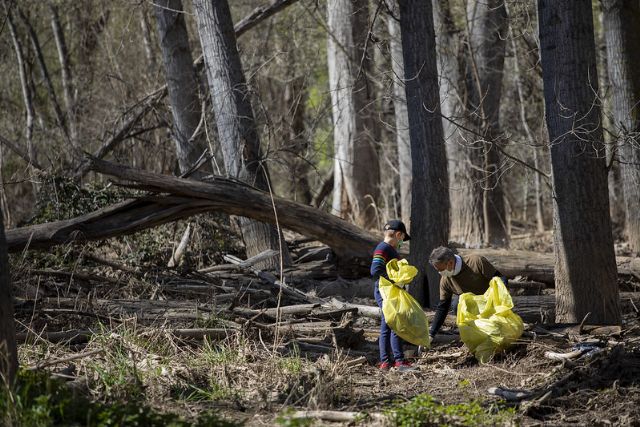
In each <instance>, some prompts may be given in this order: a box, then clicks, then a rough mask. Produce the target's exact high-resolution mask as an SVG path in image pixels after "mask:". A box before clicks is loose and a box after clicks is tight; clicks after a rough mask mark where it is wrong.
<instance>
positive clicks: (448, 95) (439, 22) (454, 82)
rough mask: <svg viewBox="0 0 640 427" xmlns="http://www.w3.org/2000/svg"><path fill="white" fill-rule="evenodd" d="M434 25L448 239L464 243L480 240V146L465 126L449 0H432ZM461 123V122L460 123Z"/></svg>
mask: <svg viewBox="0 0 640 427" xmlns="http://www.w3.org/2000/svg"><path fill="white" fill-rule="evenodd" d="M433 10H434V13H433V20H434V24H435V27H436V34H437V36H436V44H437V48H438V70H439V76H440V101H441V103H442V104H441V105H442V114H443V116H444V117H443V119H442V126H443V129H444V137H445V142H446V144H445V145H446V149H447V159H448V170H449V198H450V200H451V213H450V215H451V230H450V239H451V240H453V241H455V242H460V243H463V244H464V245H465V246H467V247H472V248H473V247H479V246H480V245H482V243H483V242H484V213H483V193H484V192H483V190H482V188H481V186H480V183H481V182H482V180H483V174H482V171H483V160H482V157H483V155H482V151H483V150H482V147H478V146H477V144H475V142H474V141H475V140H476V137H475V136H474V135H472V134H470V133H469V132H467V131H466V130H465V129H463V127H465V128H471V127H473V126H472V125H471V124H470V118H469V114H468V111H467V108H466V107H467V105H465V101H464V100H465V99H467V98H468V96H467V95H466V87H465V78H464V76H465V71H464V64H463V63H461V61H462V62H464V60H465V57H466V56H467V51H466V49H464V48H463V46H462V45H461V41H460V40H459V35H458V33H459V31H458V29H457V28H456V26H455V23H454V20H453V17H452V16H451V9H450V4H449V0H437V1H434V2H433ZM460 125H462V126H460Z"/></svg>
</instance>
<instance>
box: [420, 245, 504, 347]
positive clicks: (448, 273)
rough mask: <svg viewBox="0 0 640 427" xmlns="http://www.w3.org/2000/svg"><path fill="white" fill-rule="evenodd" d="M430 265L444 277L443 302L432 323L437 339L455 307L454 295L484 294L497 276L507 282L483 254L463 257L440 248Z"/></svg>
mask: <svg viewBox="0 0 640 427" xmlns="http://www.w3.org/2000/svg"><path fill="white" fill-rule="evenodd" d="M429 263H430V264H431V265H432V266H433V267H434V268H435V269H436V270H438V273H440V275H441V276H442V277H441V278H440V303H439V304H438V307H437V308H436V314H435V317H434V318H433V323H431V328H430V330H429V335H430V336H431V338H433V337H434V336H435V335H436V333H438V331H439V330H440V328H441V327H442V324H443V323H444V321H445V319H446V317H447V312H448V311H449V308H450V307H451V299H452V297H453V295H460V294H463V293H465V292H471V293H473V294H476V295H482V294H484V293H485V291H486V290H487V289H489V282H490V281H491V279H492V278H494V277H496V276H497V277H500V278H502V281H503V282H504V284H505V285H506V284H507V279H506V277H504V276H503V275H502V273H500V272H499V271H498V270H496V268H495V267H494V266H493V265H491V263H490V262H489V260H487V259H486V258H485V257H483V256H480V255H473V254H471V255H465V256H460V255H457V254H455V253H454V252H453V251H452V250H451V249H449V248H447V247H444V246H440V247H438V248H435V249H434V250H433V252H431V255H430V256H429Z"/></svg>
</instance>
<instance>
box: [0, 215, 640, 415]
mask: <svg viewBox="0 0 640 427" xmlns="http://www.w3.org/2000/svg"><path fill="white" fill-rule="evenodd" d="M208 221H209V220H208V219H207V220H205V219H202V218H200V219H196V220H194V222H192V224H193V225H194V228H195V229H196V230H199V232H200V233H201V234H200V237H199V238H194V242H193V243H192V246H191V247H190V252H187V254H186V255H185V264H183V265H182V266H181V267H179V268H167V267H166V261H167V259H168V258H169V257H170V255H171V252H172V247H173V246H174V245H175V244H176V242H177V241H179V240H180V236H181V232H182V231H183V230H184V226H185V224H184V223H181V224H179V225H171V226H163V227H160V228H158V229H156V230H152V231H146V232H142V233H139V234H137V235H136V236H129V237H125V238H121V239H112V240H111V241H110V242H103V243H95V244H88V245H85V246H83V247H59V248H57V249H55V250H51V251H48V252H46V253H43V252H25V253H22V254H15V255H12V257H11V267H12V278H13V282H14V287H15V290H16V291H15V298H16V305H15V307H16V319H17V325H18V338H19V342H20V343H21V344H20V345H19V357H20V362H21V366H22V367H23V370H22V373H21V376H20V382H19V384H21V386H20V387H19V388H18V390H16V391H14V392H13V393H14V395H13V396H12V398H11V399H12V401H13V402H14V405H13V407H12V408H13V409H12V410H11V413H9V415H7V416H8V417H9V418H8V419H9V420H10V421H11V422H13V423H14V424H16V425H20V424H21V425H65V424H70V425H71V424H73V425H84V424H88V425H169V424H170V423H172V422H173V423H174V424H173V425H248V426H250V425H283V426H306V425H402V426H414V425H415V426H417V425H568V424H574V425H636V424H637V423H638V422H639V421H638V420H640V405H639V403H640V317H639V311H638V309H637V305H639V304H640V303H638V302H637V301H638V300H637V299H635V298H632V300H631V304H630V305H629V304H627V305H625V310H626V312H625V313H624V322H623V325H622V328H618V329H617V328H604V329H594V328H587V327H584V325H583V327H580V326H575V325H574V326H571V325H567V326H566V327H564V328H562V327H561V326H562V325H544V324H527V325H526V328H525V334H524V335H523V337H522V338H521V339H520V340H519V341H518V342H517V343H516V344H515V345H513V346H512V347H511V348H510V349H509V350H508V351H506V352H505V353H503V354H499V355H497V356H496V357H494V358H493V360H491V361H490V362H489V363H486V364H480V363H478V362H477V361H476V359H475V358H474V356H473V355H472V354H471V353H469V351H468V350H467V349H466V348H465V346H464V345H463V344H462V343H461V342H460V341H459V337H458V335H457V334H456V330H455V328H454V327H453V325H451V323H450V322H449V323H448V325H449V326H448V327H445V333H444V334H442V335H439V338H438V339H437V340H436V342H435V343H434V344H433V346H432V348H431V349H429V350H427V351H425V352H424V353H423V354H422V355H419V357H416V358H414V359H413V362H414V364H415V368H416V370H414V371H410V372H400V371H398V370H397V369H391V370H389V371H381V370H379V369H378V368H376V366H375V364H376V361H377V360H376V359H377V342H376V340H377V328H378V321H377V320H375V319H373V318H367V317H364V316H358V315H357V314H356V313H354V311H353V310H351V311H349V310H345V311H344V312H343V311H340V310H335V309H331V308H326V307H325V306H324V305H323V304H322V302H323V301H327V299H326V298H325V299H322V298H320V297H318V296H313V292H311V295H312V296H313V298H312V302H314V303H315V305H314V307H313V308H312V309H309V310H306V311H304V312H301V313H298V314H291V315H286V316H285V315H284V314H282V315H281V316H279V315H275V318H274V317H273V316H274V315H271V316H270V315H268V314H267V313H266V312H265V311H260V308H266V307H269V306H271V307H273V306H274V302H275V303H277V300H278V299H280V300H281V303H282V305H285V304H290V303H294V304H300V302H301V301H295V298H294V297H295V295H294V294H291V293H289V295H287V293H282V294H278V292H274V288H273V285H269V284H265V283H263V282H262V281H261V280H259V279H258V278H257V277H255V276H254V275H252V274H251V273H250V272H246V271H244V272H240V271H237V270H233V269H230V270H224V268H227V267H229V266H227V267H224V265H225V264H224V263H225V261H224V260H223V259H222V258H221V257H222V254H223V253H236V254H238V255H239V254H241V248H238V247H234V246H233V245H231V244H229V243H228V242H224V241H223V239H221V237H220V234H219V232H218V234H216V233H212V232H211V233H210V230H209V229H208V228H207V227H209V226H211V225H210V224H209V223H208ZM218 225H219V224H218ZM207 230H209V231H207ZM197 235H198V232H196V237H197ZM202 236H208V237H207V238H206V239H205V238H203V237H202ZM298 237H300V236H298ZM531 239H534V240H536V242H523V243H521V245H523V246H522V247H527V246H528V247H529V249H532V248H534V247H535V249H536V250H541V248H542V247H545V246H546V247H548V243H549V236H542V237H540V236H538V237H532V238H531ZM531 239H530V240H531ZM212 241H214V242H216V245H217V246H216V247H215V248H213V249H209V250H208V251H203V250H202V249H201V247H200V246H199V245H204V244H208V245H209V246H211V242H212ZM300 242H303V240H301V241H300ZM310 245H311V246H310ZM310 247H313V243H310V242H306V243H305V244H296V243H294V244H293V245H292V255H293V256H294V259H296V258H300V257H301V256H302V254H303V253H306V254H310V253H312V251H310V250H309V248H310ZM318 253H319V254H321V255H322V254H324V253H325V252H323V251H322V249H321V248H320V249H318ZM132 254H135V256H134V255H132ZM203 254H204V255H203ZM221 264H222V265H223V266H222V267H220V269H219V270H215V271H213V272H208V273H203V272H202V267H208V266H211V265H221ZM322 274H324V276H323V277H322V275H320V276H318V274H317V273H316V278H315V279H311V278H309V276H305V277H303V278H298V280H303V281H304V280H306V281H308V282H313V283H314V284H316V285H318V284H323V283H328V282H333V281H335V280H336V279H335V277H334V278H331V277H329V276H330V274H327V273H326V271H325V272H324V273H322ZM364 282H366V280H364V281H363V280H360V281H354V282H349V281H345V280H341V285H342V286H343V287H345V288H349V287H353V288H354V289H355V288H357V287H358V286H360V287H362V286H366V283H364ZM363 283H364V284H363ZM624 285H625V286H627V287H628V286H629V284H628V283H627V284H624ZM627 290H628V289H627ZM545 292H546V293H553V290H552V289H546V290H545ZM638 296H639V298H640V293H638ZM288 298H289V299H291V301H289V302H287V300H288ZM347 299H350V300H351V301H352V302H357V303H359V304H368V305H374V301H373V299H366V298H364V299H363V298H356V297H351V298H347ZM634 299H635V301H636V302H635V303H634ZM318 301H319V302H318ZM251 309H253V310H254V311H250V310H251ZM243 310H244V311H243ZM586 323H587V324H588V322H586ZM547 326H548V328H547ZM551 326H553V328H555V329H553V328H552V327H551ZM340 331H346V336H347V338H348V339H347V341H349V342H347V343H346V344H344V343H341V342H338V341H340V340H339V336H338V332H340ZM55 332H62V333H61V334H58V335H56V334H55ZM354 337H355V339H352V338H354ZM580 343H583V344H585V343H586V344H589V345H591V346H592V347H589V349H591V351H586V350H585V351H583V352H582V353H580V352H578V353H580V354H578V355H576V356H575V357H573V358H571V359H567V360H560V361H558V360H551V359H549V358H547V357H545V353H546V352H548V351H552V352H558V353H567V352H570V351H572V350H575V349H576V347H575V346H576V345H577V344H580ZM38 372H39V373H40V374H37V373H38ZM42 373H44V376H42ZM53 377H56V378H60V379H61V381H62V382H58V381H57V380H56V381H54V382H52V380H51V379H50V378H53ZM492 387H493V388H495V387H498V388H501V389H502V390H510V391H511V394H509V393H507V394H503V396H501V397H500V396H497V395H495V394H491V393H490V392H489V389H490V388H492ZM34 390H39V391H37V392H35V391H34ZM518 390H519V391H520V394H517V391H518ZM68 393H70V394H68ZM5 394H6V393H5ZM40 394H42V395H45V396H48V397H46V398H42V397H40V398H39V397H38V396H39V395H40ZM65 396H66V397H65ZM505 396H506V397H505ZM2 399H6V396H5V397H3V398H2ZM2 399H0V405H1V403H2ZM15 402H18V404H15ZM78 402H84V403H82V404H80V403H78ZM74 409H75V410H79V411H80V412H82V414H81V415H77V416H76V415H74ZM74 417H76V418H74ZM78 417H79V418H78ZM78 420H84V421H82V422H81V421H78ZM85 421H86V422H85Z"/></svg>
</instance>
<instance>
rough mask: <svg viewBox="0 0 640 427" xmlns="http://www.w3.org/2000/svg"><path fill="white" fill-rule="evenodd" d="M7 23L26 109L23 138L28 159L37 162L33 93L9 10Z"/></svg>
mask: <svg viewBox="0 0 640 427" xmlns="http://www.w3.org/2000/svg"><path fill="white" fill-rule="evenodd" d="M7 25H8V26H9V33H10V34H11V40H12V41H13V48H14V51H15V54H16V60H17V65H18V75H19V76H20V87H21V88H22V99H23V101H24V108H25V111H26V131H25V139H26V140H27V152H28V153H29V159H32V160H33V161H35V162H36V163H37V162H38V159H37V158H36V157H37V156H36V149H35V146H34V145H33V138H32V137H33V119H34V116H35V114H34V111H33V94H32V93H31V88H30V87H29V81H28V79H27V69H26V64H25V62H24V55H23V52H22V45H21V44H20V39H19V38H18V32H17V31H16V27H15V25H14V23H13V18H12V14H11V11H7Z"/></svg>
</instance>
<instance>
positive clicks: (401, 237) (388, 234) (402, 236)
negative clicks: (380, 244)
mask: <svg viewBox="0 0 640 427" xmlns="http://www.w3.org/2000/svg"><path fill="white" fill-rule="evenodd" d="M410 239H411V237H410V236H409V233H407V227H406V226H405V225H404V223H403V222H402V221H400V220H399V219H392V220H390V221H388V222H387V223H386V224H385V225H384V241H385V242H387V243H389V244H390V245H391V246H394V247H399V246H400V245H401V244H402V243H401V242H403V241H404V242H406V241H408V240H410Z"/></svg>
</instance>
